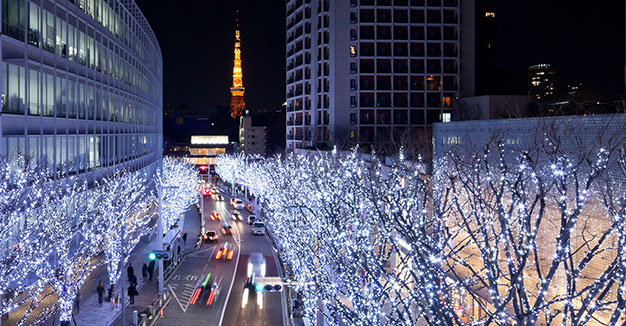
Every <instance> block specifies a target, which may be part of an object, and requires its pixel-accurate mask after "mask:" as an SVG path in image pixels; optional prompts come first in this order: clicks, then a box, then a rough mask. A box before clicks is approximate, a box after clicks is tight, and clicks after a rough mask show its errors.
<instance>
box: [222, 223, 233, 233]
mask: <svg viewBox="0 0 626 326" xmlns="http://www.w3.org/2000/svg"><path fill="white" fill-rule="evenodd" d="M222 233H223V234H230V235H232V234H233V227H232V226H230V224H228V223H226V221H222Z"/></svg>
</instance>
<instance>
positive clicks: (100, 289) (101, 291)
mask: <svg viewBox="0 0 626 326" xmlns="http://www.w3.org/2000/svg"><path fill="white" fill-rule="evenodd" d="M96 292H98V304H100V306H101V307H102V298H103V297H104V283H102V281H100V282H99V283H98V287H97V288H96Z"/></svg>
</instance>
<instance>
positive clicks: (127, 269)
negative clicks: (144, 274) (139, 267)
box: [126, 264, 135, 282]
mask: <svg viewBox="0 0 626 326" xmlns="http://www.w3.org/2000/svg"><path fill="white" fill-rule="evenodd" d="M126 273H127V274H128V281H129V282H130V280H131V279H132V278H131V275H132V276H134V275H135V269H134V268H133V265H132V264H128V268H126Z"/></svg>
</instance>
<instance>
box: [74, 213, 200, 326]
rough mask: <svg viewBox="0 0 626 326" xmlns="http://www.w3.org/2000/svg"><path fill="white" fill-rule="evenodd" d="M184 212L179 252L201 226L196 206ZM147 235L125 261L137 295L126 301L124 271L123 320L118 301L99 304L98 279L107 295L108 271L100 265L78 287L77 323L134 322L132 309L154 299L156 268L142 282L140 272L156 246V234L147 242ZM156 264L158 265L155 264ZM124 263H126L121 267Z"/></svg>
mask: <svg viewBox="0 0 626 326" xmlns="http://www.w3.org/2000/svg"><path fill="white" fill-rule="evenodd" d="M184 216H185V217H184V221H183V228H182V231H181V233H180V234H181V235H182V234H184V233H187V244H186V246H185V245H183V241H182V239H177V240H176V241H175V242H178V243H179V244H180V246H181V253H182V252H185V251H187V250H189V249H190V248H193V247H194V245H195V241H196V236H197V234H198V232H199V231H198V230H199V229H200V217H199V214H198V211H197V209H196V208H195V206H191V207H190V208H189V209H188V210H187V211H186V212H185V215H184ZM148 239H149V236H148V235H146V236H144V238H142V240H141V241H140V243H139V244H138V245H137V247H135V250H133V252H132V253H131V256H130V257H129V259H128V262H129V263H130V264H132V266H133V268H134V273H135V276H136V277H137V283H138V284H137V292H139V295H138V296H136V297H135V304H134V305H129V298H128V295H127V294H128V287H129V283H128V275H124V276H125V277H124V280H123V287H122V291H124V304H125V305H126V307H125V309H124V316H125V323H122V316H121V310H122V309H121V305H119V304H118V305H117V307H116V308H115V309H113V306H112V303H111V302H106V301H104V302H103V303H102V306H100V305H99V304H98V294H97V292H96V287H97V285H98V281H103V282H104V287H105V289H106V290H107V292H106V293H105V295H104V297H105V298H106V297H107V294H108V289H109V284H108V283H109V282H108V274H107V271H106V268H103V269H102V270H98V271H96V273H94V274H92V276H90V279H92V280H90V281H91V282H86V283H85V286H83V288H82V289H81V291H80V293H81V303H80V313H79V314H76V313H75V314H74V319H75V321H76V325H77V326H83V325H88V326H108V325H123V324H124V325H133V324H132V322H133V310H137V313H138V314H140V313H141V312H142V311H144V310H145V309H146V307H148V306H150V305H151V304H152V303H153V302H154V301H155V300H156V299H157V297H158V287H157V280H158V274H157V270H156V269H155V271H154V274H153V278H152V280H146V281H145V282H144V280H143V277H142V275H141V268H142V266H143V264H144V263H145V264H149V262H150V261H149V260H148V253H149V252H150V251H152V250H154V249H155V248H156V236H154V235H152V237H151V238H150V241H149V242H148ZM173 247H175V246H173ZM175 248H176V247H175ZM156 266H157V269H158V264H157V265H156ZM127 267H128V265H126V266H125V267H124V268H127ZM124 273H125V274H126V269H125V270H124ZM119 286H120V284H117V286H116V288H117V289H116V292H117V291H119ZM117 293H119V292H117Z"/></svg>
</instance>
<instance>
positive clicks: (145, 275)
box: [141, 264, 148, 282]
mask: <svg viewBox="0 0 626 326" xmlns="http://www.w3.org/2000/svg"><path fill="white" fill-rule="evenodd" d="M141 276H143V281H144V282H145V281H146V280H147V279H148V265H146V264H143V266H141Z"/></svg>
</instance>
